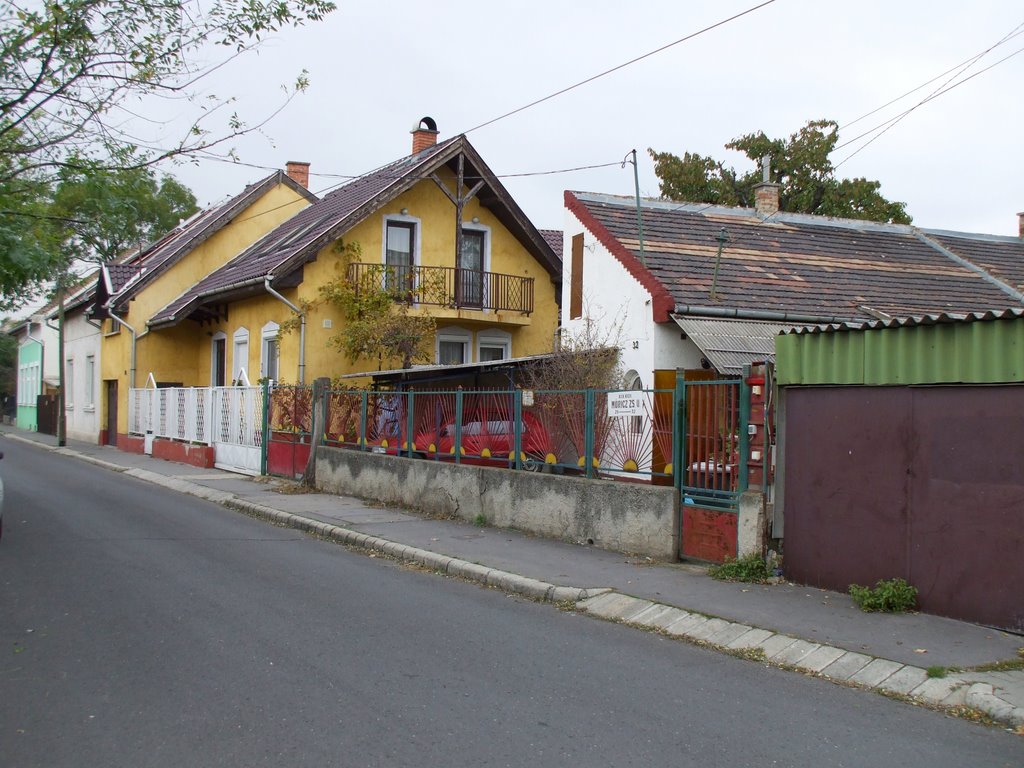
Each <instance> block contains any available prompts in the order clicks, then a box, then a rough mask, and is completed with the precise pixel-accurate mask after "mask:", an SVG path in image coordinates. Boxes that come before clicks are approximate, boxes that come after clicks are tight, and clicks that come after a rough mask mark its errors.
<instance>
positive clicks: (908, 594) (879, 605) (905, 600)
mask: <svg viewBox="0 0 1024 768" xmlns="http://www.w3.org/2000/svg"><path fill="white" fill-rule="evenodd" d="M850 597H852V598H853V602H855V603H856V604H857V607H858V608H860V609H861V610H862V611H869V612H871V611H883V612H885V613H903V612H904V611H911V610H913V609H914V608H915V607H916V606H917V587H912V586H910V585H909V584H907V582H905V581H904V580H903V579H888V580H887V579H879V580H878V583H877V584H875V586H874V588H872V587H862V586H860V585H859V584H851V585H850Z"/></svg>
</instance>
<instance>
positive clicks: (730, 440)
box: [128, 379, 750, 509]
mask: <svg viewBox="0 0 1024 768" xmlns="http://www.w3.org/2000/svg"><path fill="white" fill-rule="evenodd" d="M748 393H749V389H748V388H747V387H744V386H742V385H741V384H740V382H739V381H738V380H735V379H730V380H722V381H692V382H687V381H679V382H678V383H677V385H676V388H675V389H674V390H667V389H657V390H655V389H648V390H625V391H622V390H600V389H586V390H524V389H514V390H462V389H458V390H447V391H445V390H438V391H416V390H404V391H402V390H399V391H390V390H389V391H377V390H336V391H331V392H328V393H327V395H326V397H325V398H324V400H323V402H322V403H321V404H320V407H322V408H323V409H324V411H323V414H322V415H323V424H324V433H323V434H322V435H313V434H312V430H313V409H314V407H316V404H314V402H313V395H312V388H311V387H308V386H276V387H273V388H272V389H264V388H263V387H216V388H209V387H192V388H166V389H153V388H146V389H132V390H131V391H130V396H129V401H128V419H129V431H130V432H133V433H135V434H146V433H148V432H152V434H153V435H154V436H156V437H167V438H171V439H175V440H185V441H191V442H200V443H207V444H214V443H216V444H218V446H226V445H236V446H240V447H242V448H247V449H259V450H260V451H262V462H261V465H260V466H259V467H258V468H257V469H259V470H261V471H263V472H264V473H268V472H269V473H270V474H279V475H284V476H289V477H293V476H297V475H301V473H302V471H303V470H304V468H305V466H306V460H307V458H308V455H309V448H310V446H311V445H312V444H313V443H314V442H317V443H319V444H322V445H331V446H337V447H342V448H347V449H352V450H359V451H370V452H374V453H383V454H390V455H393V456H402V457H408V458H418V459H426V460H430V461H450V462H453V463H456V464H482V465H487V466H495V467H505V468H510V469H525V470H532V471H540V472H549V473H554V474H570V475H579V476H585V477H603V478H609V479H614V480H643V481H647V482H657V483H662V484H666V485H667V484H674V485H675V486H676V487H677V488H678V489H679V491H680V494H681V500H682V502H683V503H684V504H697V505H700V506H709V507H713V508H721V509H736V508H737V504H738V497H739V494H740V493H741V492H742V491H743V490H744V489H745V487H746V455H747V441H748V437H747V418H748V414H749V410H750V404H749V394H748ZM246 461H251V460H250V459H248V458H247V459H246Z"/></svg>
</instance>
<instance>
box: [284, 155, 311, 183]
mask: <svg viewBox="0 0 1024 768" xmlns="http://www.w3.org/2000/svg"><path fill="white" fill-rule="evenodd" d="M284 172H285V173H287V174H288V178H290V179H291V180H292V181H294V182H295V183H296V184H301V185H302V186H303V187H305V188H306V189H309V163H302V162H297V161H295V160H289V161H288V162H287V163H285V164H284Z"/></svg>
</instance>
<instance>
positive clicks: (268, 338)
mask: <svg viewBox="0 0 1024 768" xmlns="http://www.w3.org/2000/svg"><path fill="white" fill-rule="evenodd" d="M280 332H281V326H279V325H278V324H277V323H275V322H274V321H273V320H271V321H270V322H269V323H267V324H266V325H264V326H263V328H261V329H260V378H263V379H266V378H269V377H270V362H271V361H270V355H269V353H268V351H269V349H270V348H271V347H270V344H269V342H274V345H273V348H274V351H275V353H276V357H277V359H276V360H275V361H274V369H275V370H274V374H275V376H276V377H280V376H281V335H280Z"/></svg>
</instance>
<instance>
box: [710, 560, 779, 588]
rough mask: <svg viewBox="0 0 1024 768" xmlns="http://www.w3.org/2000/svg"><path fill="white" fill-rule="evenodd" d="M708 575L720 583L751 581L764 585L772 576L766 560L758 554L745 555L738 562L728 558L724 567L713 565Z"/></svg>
mask: <svg viewBox="0 0 1024 768" xmlns="http://www.w3.org/2000/svg"><path fill="white" fill-rule="evenodd" d="M708 575H709V576H711V578H713V579H718V580H719V581H749V582H753V583H755V584H764V583H765V582H767V581H768V577H769V576H771V572H770V571H769V570H768V566H767V564H765V561H764V559H763V558H762V557H761V556H760V555H759V554H758V553H756V552H751V553H750V554H749V555H744V556H743V557H741V558H739V559H738V560H734V559H732V558H726V560H725V562H724V563H722V565H713V566H711V568H709V569H708Z"/></svg>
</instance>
